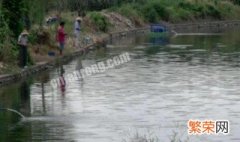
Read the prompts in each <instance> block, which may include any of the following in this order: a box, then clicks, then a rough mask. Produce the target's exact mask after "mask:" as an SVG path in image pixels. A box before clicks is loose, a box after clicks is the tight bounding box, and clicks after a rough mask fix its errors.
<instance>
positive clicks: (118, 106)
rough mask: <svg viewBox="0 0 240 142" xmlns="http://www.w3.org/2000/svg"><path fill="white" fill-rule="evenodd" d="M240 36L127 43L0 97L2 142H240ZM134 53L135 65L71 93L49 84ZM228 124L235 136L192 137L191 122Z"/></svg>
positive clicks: (72, 86)
mask: <svg viewBox="0 0 240 142" xmlns="http://www.w3.org/2000/svg"><path fill="white" fill-rule="evenodd" d="M239 35H240V33H238V32H226V33H224V34H223V35H203V34H198V35H193V34H191V35H182V36H175V37H160V38H159V37H158V38H157V37H155V38H150V37H148V36H144V37H136V38H124V39H121V40H119V41H118V42H116V43H113V44H111V45H109V46H108V48H107V49H105V50H104V49H101V50H97V51H92V52H90V53H89V54H88V55H87V56H85V57H79V58H77V59H75V60H74V61H72V62H70V63H68V64H66V65H62V66H60V67H58V68H56V69H55V70H53V71H51V72H48V73H43V74H42V75H39V76H36V77H33V78H31V79H29V80H26V81H23V82H21V83H17V84H15V85H11V86H8V87H5V88H1V90H0V106H1V107H2V108H11V109H16V110H17V111H19V112H21V113H22V114H24V115H25V117H26V118H25V119H23V120H21V119H20V117H19V116H18V115H17V114H15V113H13V112H8V111H3V110H2V111H1V110H0V126H1V127H0V141H3V142H5V141H6V142H7V141H11V142H14V141H18V142H19V141H20V142H28V141H33V142H35V141H43V142H49V141H51V142H53V141H56V142H59V141H63V142H65V141H66V142H70V141H71V142H96V141H97V142H122V141H124V140H127V141H130V140H131V138H132V137H134V136H136V133H137V134H139V135H147V136H148V137H158V139H159V141H164V142H166V141H171V140H172V139H173V138H172V137H173V135H174V134H176V135H177V138H176V139H181V140H188V141H194V142H198V141H199V142H200V141H203V142H206V141H212V142H213V141H214V142H226V141H229V142H230V141H233V142H234V141H236V142H238V141H240V136H239V133H240V128H239V127H240V123H239V120H240V110H239V107H240V104H239V101H240V95H239V92H240V88H239V84H240V68H239V67H240V66H239V65H240V58H239V57H240V48H239V43H240V39H239ZM123 52H129V54H130V55H131V59H132V60H131V61H130V62H129V63H125V64H123V65H121V66H119V67H117V68H114V69H111V70H107V71H106V72H104V73H99V74H95V75H92V76H89V77H87V78H85V79H83V80H80V79H76V80H75V81H72V82H68V84H67V86H66V88H65V91H63V90H62V89H61V88H55V89H54V88H52V87H51V86H50V80H51V79H54V78H57V77H59V76H60V75H61V73H63V74H65V75H66V74H69V73H72V72H73V71H75V70H76V69H80V68H81V67H88V66H90V65H92V64H94V63H96V62H99V61H104V60H106V59H108V58H111V57H113V56H116V55H119V54H120V53H123ZM189 119H199V120H206V119H212V120H229V121H230V127H231V130H230V134H229V135H227V136H224V135H219V136H215V135H209V136H208V135H202V136H188V134H187V121H188V120H189Z"/></svg>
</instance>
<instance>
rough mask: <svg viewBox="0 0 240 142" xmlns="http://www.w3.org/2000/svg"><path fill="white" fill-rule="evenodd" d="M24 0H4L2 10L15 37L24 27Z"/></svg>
mask: <svg viewBox="0 0 240 142" xmlns="http://www.w3.org/2000/svg"><path fill="white" fill-rule="evenodd" d="M23 5H24V3H23V0H3V2H2V11H3V16H4V19H5V20H6V23H7V24H8V26H9V28H10V30H11V31H12V32H13V34H14V36H15V38H17V37H18V35H19V34H20V33H21V31H22V29H23V21H22V16H23V11H24V9H23V7H24V6H23Z"/></svg>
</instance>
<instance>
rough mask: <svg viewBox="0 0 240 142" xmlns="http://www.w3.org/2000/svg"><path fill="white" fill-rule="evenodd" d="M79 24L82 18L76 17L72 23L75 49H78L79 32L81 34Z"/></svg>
mask: <svg viewBox="0 0 240 142" xmlns="http://www.w3.org/2000/svg"><path fill="white" fill-rule="evenodd" d="M81 22H82V18H81V17H77V18H76V20H75V22H74V36H75V41H74V46H75V47H76V48H78V47H79V41H80V32H81Z"/></svg>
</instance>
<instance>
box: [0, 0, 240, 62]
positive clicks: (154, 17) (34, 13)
mask: <svg viewBox="0 0 240 142" xmlns="http://www.w3.org/2000/svg"><path fill="white" fill-rule="evenodd" d="M239 5H240V0H31V1H29V0H0V65H1V66H2V63H7V64H10V63H11V64H15V65H16V64H17V55H18V48H17V44H16V41H17V37H18V35H19V34H20V32H21V31H22V30H23V29H28V30H29V31H30V33H31V34H30V38H29V40H30V43H31V46H33V47H37V48H38V47H46V49H44V51H48V50H49V49H48V47H54V48H56V43H55V33H56V28H57V26H58V23H55V24H53V25H51V27H50V29H44V25H46V23H45V19H46V18H47V17H49V16H57V17H60V18H61V20H64V21H65V22H66V31H67V32H69V33H70V32H72V30H73V29H72V26H73V21H74V19H75V17H76V16H77V15H79V16H82V17H84V16H86V17H87V18H84V19H85V20H84V21H85V22H83V24H85V25H84V26H83V31H91V32H95V31H98V32H109V30H111V29H114V28H112V26H114V25H111V24H110V20H109V17H108V16H109V15H108V16H106V13H107V12H109V11H110V12H115V13H119V14H121V15H123V16H125V17H127V18H129V19H130V20H131V22H132V23H133V26H136V27H138V26H139V27H140V26H143V25H145V23H157V22H159V21H167V22H173V23H179V22H186V21H187V22H189V21H190V22H192V21H199V20H228V19H239V17H240V6H239ZM106 9H107V10H106ZM102 10H104V12H106V13H104V12H102ZM110 17H111V15H110ZM113 17H114V16H113ZM115 19H117V20H116V21H117V22H121V18H118V17H117V18H116V16H115ZM119 19H120V20H119ZM113 20H114V18H113ZM111 23H112V22H111ZM125 23H127V22H125ZM133 26H129V27H133ZM119 28H122V27H119ZM33 50H35V49H33Z"/></svg>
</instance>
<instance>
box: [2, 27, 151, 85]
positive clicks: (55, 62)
mask: <svg viewBox="0 0 240 142" xmlns="http://www.w3.org/2000/svg"><path fill="white" fill-rule="evenodd" d="M147 31H149V28H148V27H146V28H138V29H132V30H128V31H121V32H112V33H109V34H108V36H106V35H105V36H102V37H99V39H100V40H104V42H111V41H112V40H113V39H118V38H121V37H125V36H126V35H131V36H133V35H136V34H143V33H145V32H147ZM101 47H104V46H101V44H100V43H98V42H95V43H92V44H88V45H86V46H84V47H83V48H81V49H79V50H77V51H75V52H72V53H69V54H65V55H63V56H57V57H55V58H52V59H51V60H49V61H45V62H38V63H37V64H36V65H34V66H31V67H29V68H27V69H24V70H20V71H17V72H16V73H13V74H3V75H0V87H2V86H5V85H7V84H11V83H14V82H17V81H20V80H22V79H26V78H27V77H29V76H32V75H36V74H38V73H41V72H44V71H48V70H51V69H53V68H54V67H56V66H59V65H61V64H64V63H66V62H69V61H71V60H72V59H74V58H76V57H79V56H82V55H85V54H87V53H88V52H89V51H90V50H94V49H95V48H101Z"/></svg>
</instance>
